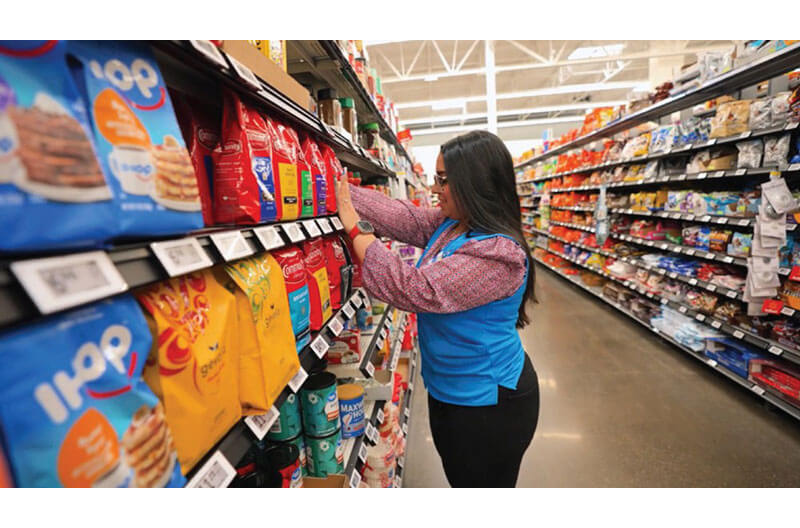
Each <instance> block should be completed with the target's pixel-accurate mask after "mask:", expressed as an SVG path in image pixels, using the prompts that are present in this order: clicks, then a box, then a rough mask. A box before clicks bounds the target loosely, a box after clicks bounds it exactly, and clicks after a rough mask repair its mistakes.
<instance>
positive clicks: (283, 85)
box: [220, 40, 312, 112]
mask: <svg viewBox="0 0 800 528" xmlns="http://www.w3.org/2000/svg"><path fill="white" fill-rule="evenodd" d="M220 42H221V46H220V48H222V50H223V51H224V52H225V53H227V54H229V55H230V56H231V57H233V58H235V59H236V60H238V61H239V62H241V63H242V64H244V65H245V66H247V67H248V68H250V69H251V70H252V71H253V73H255V74H256V75H258V76H259V77H261V79H263V80H264V81H266V82H267V83H268V84H270V85H271V86H272V87H273V88H275V89H277V90H278V91H280V92H281V93H283V94H284V95H285V96H286V97H288V98H289V99H291V100H292V101H294V102H295V103H297V104H298V105H300V106H302V107H303V108H305V109H306V110H308V111H309V112H310V111H311V109H312V99H311V94H310V93H308V90H306V89H305V88H303V86H302V85H301V84H300V83H298V82H297V81H295V80H294V79H292V77H291V76H290V75H289V74H288V73H286V72H284V71H283V69H281V67H280V66H278V65H277V64H275V63H274V62H272V61H271V60H270V59H269V58H267V57H266V56H265V55H264V54H263V53H262V52H261V51H260V50H259V49H258V48H256V47H255V46H254V45H253V44H251V43H250V42H248V41H246V40H223V41H220Z"/></svg>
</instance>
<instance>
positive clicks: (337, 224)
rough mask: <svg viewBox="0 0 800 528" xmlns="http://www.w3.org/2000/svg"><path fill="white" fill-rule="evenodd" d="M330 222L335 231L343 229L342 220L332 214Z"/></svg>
mask: <svg viewBox="0 0 800 528" xmlns="http://www.w3.org/2000/svg"><path fill="white" fill-rule="evenodd" d="M331 223H332V224H333V227H335V228H336V230H337V231H342V230H343V229H344V226H343V225H342V221H341V220H339V217H338V216H334V217H333V218H331Z"/></svg>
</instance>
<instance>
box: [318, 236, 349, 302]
mask: <svg viewBox="0 0 800 528" xmlns="http://www.w3.org/2000/svg"><path fill="white" fill-rule="evenodd" d="M322 244H323V251H324V254H325V268H326V269H327V271H328V285H329V286H330V290H331V294H330V295H331V308H333V309H334V310H338V309H339V308H341V307H342V298H343V296H344V295H346V294H347V292H343V291H342V268H344V267H345V266H347V257H346V256H345V254H344V247H343V246H342V242H341V240H339V237H338V236H336V235H332V236H327V237H324V238H323V239H322Z"/></svg>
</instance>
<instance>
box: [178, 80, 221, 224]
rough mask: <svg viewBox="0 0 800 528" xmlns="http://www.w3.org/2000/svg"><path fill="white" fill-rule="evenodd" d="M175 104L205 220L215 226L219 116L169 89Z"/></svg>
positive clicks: (193, 99) (200, 103)
mask: <svg viewBox="0 0 800 528" xmlns="http://www.w3.org/2000/svg"><path fill="white" fill-rule="evenodd" d="M170 95H171V96H172V102H173V104H174V105H175V117H177V118H178V124H180V126H181V132H182V133H183V139H184V141H185V142H186V145H187V146H188V148H189V155H190V156H191V157H192V166H193V167H194V172H195V174H196V175H197V188H198V189H199V191H200V206H201V208H202V211H203V222H204V223H205V224H206V225H207V226H213V225H215V224H216V223H217V222H215V221H214V198H213V196H214V195H213V188H214V159H213V157H212V153H213V152H214V149H216V148H217V147H218V146H219V139H220V117H219V116H218V115H216V112H214V110H213V109H212V108H211V107H209V106H208V105H204V104H203V103H202V102H200V101H198V100H197V99H195V98H194V97H191V96H189V95H186V94H183V93H181V92H176V91H173V90H170Z"/></svg>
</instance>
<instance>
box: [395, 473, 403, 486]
mask: <svg viewBox="0 0 800 528" xmlns="http://www.w3.org/2000/svg"><path fill="white" fill-rule="evenodd" d="M394 487H395V488H397V489H400V488H402V487H403V479H401V478H400V475H395V476H394Z"/></svg>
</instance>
